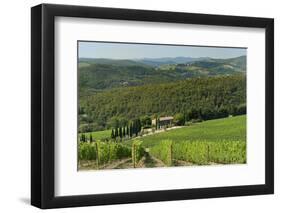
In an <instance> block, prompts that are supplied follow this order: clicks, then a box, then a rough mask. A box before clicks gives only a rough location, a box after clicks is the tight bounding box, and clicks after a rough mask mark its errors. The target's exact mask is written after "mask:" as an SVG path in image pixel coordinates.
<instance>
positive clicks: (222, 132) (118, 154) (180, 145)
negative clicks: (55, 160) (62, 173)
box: [78, 116, 246, 170]
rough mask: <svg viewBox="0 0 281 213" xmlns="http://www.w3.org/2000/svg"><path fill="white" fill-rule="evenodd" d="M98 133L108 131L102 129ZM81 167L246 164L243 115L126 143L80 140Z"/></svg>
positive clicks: (244, 117)
mask: <svg viewBox="0 0 281 213" xmlns="http://www.w3.org/2000/svg"><path fill="white" fill-rule="evenodd" d="M95 134H98V135H103V136H102V137H104V135H105V134H110V133H109V132H105V131H103V132H102V133H95ZM78 159H79V161H78V166H79V169H81V170H88V169H94V170H97V169H118V168H144V167H165V166H166V167H168V166H187V165H213V164H242V163H246V116H237V117H231V118H225V119H217V120H212V121H206V122H202V123H198V124H194V125H193V126H187V127H183V128H180V129H175V130H171V131H167V132H163V133H159V134H155V135H150V136H146V137H139V138H137V139H133V140H129V141H127V142H122V143H121V142H113V141H108V142H101V141H99V140H97V141H95V142H92V143H90V142H79V147H78Z"/></svg>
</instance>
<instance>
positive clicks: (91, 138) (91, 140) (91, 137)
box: [90, 134, 93, 143]
mask: <svg viewBox="0 0 281 213" xmlns="http://www.w3.org/2000/svg"><path fill="white" fill-rule="evenodd" d="M90 142H91V143H92V142H93V136H92V134H90Z"/></svg>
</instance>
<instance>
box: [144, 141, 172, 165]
mask: <svg viewBox="0 0 281 213" xmlns="http://www.w3.org/2000/svg"><path fill="white" fill-rule="evenodd" d="M172 151H173V142H172V141H171V140H163V141H160V142H159V143H158V144H157V145H155V146H153V147H152V148H150V149H149V153H150V154H151V155H152V156H155V157H156V158H158V159H160V160H161V161H163V162H164V163H165V164H166V165H167V166H172V163H173V161H172V159H173V153H172Z"/></svg>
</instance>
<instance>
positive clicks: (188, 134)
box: [126, 115, 246, 147]
mask: <svg viewBox="0 0 281 213" xmlns="http://www.w3.org/2000/svg"><path fill="white" fill-rule="evenodd" d="M166 139H169V140H172V141H174V142H181V141H214V142H216V141H222V140H225V141H246V116H245V115H242V116H235V117H229V118H222V119H216V120H209V121H204V122H202V123H195V124H192V125H191V126H186V127H182V128H178V129H173V130H169V131H166V132H162V133H159V134H154V135H148V136H145V137H142V138H141V141H142V142H143V146H145V147H152V146H154V145H157V144H158V143H159V142H160V141H163V140H166ZM126 143H127V144H130V141H128V142H126Z"/></svg>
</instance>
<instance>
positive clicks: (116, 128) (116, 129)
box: [114, 127, 119, 139]
mask: <svg viewBox="0 0 281 213" xmlns="http://www.w3.org/2000/svg"><path fill="white" fill-rule="evenodd" d="M114 136H115V139H116V138H117V137H118V136H119V135H118V127H115V135H114Z"/></svg>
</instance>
